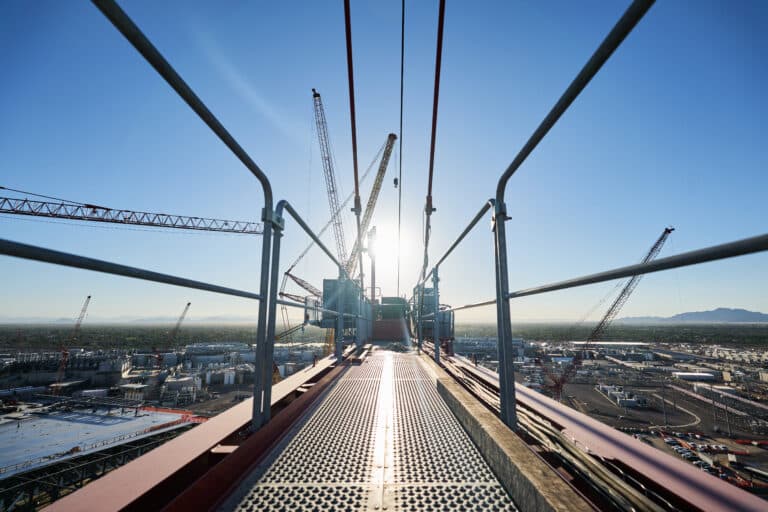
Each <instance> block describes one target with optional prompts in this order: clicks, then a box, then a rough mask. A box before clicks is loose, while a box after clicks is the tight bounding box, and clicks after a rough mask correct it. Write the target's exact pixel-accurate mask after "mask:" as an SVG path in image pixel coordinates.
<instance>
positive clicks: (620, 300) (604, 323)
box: [587, 226, 675, 343]
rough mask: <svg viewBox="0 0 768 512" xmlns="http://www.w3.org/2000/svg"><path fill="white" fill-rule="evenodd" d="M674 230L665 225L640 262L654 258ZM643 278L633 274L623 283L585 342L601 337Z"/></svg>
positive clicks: (641, 275) (646, 261)
mask: <svg viewBox="0 0 768 512" xmlns="http://www.w3.org/2000/svg"><path fill="white" fill-rule="evenodd" d="M674 230H675V228H673V227H671V226H670V227H667V228H664V232H663V233H662V234H661V236H660V237H659V239H658V240H656V242H655V243H654V244H653V246H652V247H651V249H650V250H649V251H648V254H646V255H645V258H643V261H642V262H641V263H648V262H649V261H651V260H654V259H655V258H656V256H658V255H659V252H660V251H661V248H662V246H663V245H664V242H666V241H667V238H668V237H669V235H670V234H671V233H672V232H673V231H674ZM642 278H643V274H635V275H634V276H632V277H631V278H630V279H629V281H627V284H626V285H624V288H623V289H622V290H621V293H619V295H618V297H616V300H614V301H613V304H611V307H609V308H608V311H606V313H605V315H604V316H603V318H602V319H601V320H600V322H599V323H598V324H597V325H596V326H595V328H594V329H593V330H592V332H591V333H590V335H589V337H588V338H587V343H589V342H592V341H597V340H599V339H600V338H602V337H603V334H605V331H606V329H608V326H609V325H610V324H611V322H612V321H613V319H614V318H616V315H617V314H618V313H619V311H621V308H622V307H623V306H624V304H626V302H627V300H628V299H629V296H630V295H632V292H633V291H634V290H635V288H636V287H637V285H638V283H639V282H640V280H641V279H642Z"/></svg>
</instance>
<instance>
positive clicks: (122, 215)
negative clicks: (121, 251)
mask: <svg viewBox="0 0 768 512" xmlns="http://www.w3.org/2000/svg"><path fill="white" fill-rule="evenodd" d="M3 188H5V187H0V189H3ZM31 195H38V194H31ZM0 213H8V214H13V215H27V216H33V217H50V218H54V219H68V220H83V221H91V222H109V223H113V224H128V225H133V226H151V227H160V228H174V229H190V230H195V231H218V232H221V233H239V234H244V235H260V234H262V232H263V230H262V225H261V224H258V223H256V222H244V221H239V220H224V219H209V218H204V217H186V216H184V215H169V214H166V213H151V212H136V211H132V210H117V209H113V208H106V207H104V206H96V205H93V204H87V203H67V202H62V203H53V202H46V201H33V200H30V199H26V198H25V199H17V198H10V197H0Z"/></svg>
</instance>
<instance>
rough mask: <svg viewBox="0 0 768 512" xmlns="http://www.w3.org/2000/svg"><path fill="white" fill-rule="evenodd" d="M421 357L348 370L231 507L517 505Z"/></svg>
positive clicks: (370, 361) (380, 359)
mask: <svg viewBox="0 0 768 512" xmlns="http://www.w3.org/2000/svg"><path fill="white" fill-rule="evenodd" d="M422 364H423V363H421V362H420V361H419V360H418V358H417V357H416V356H415V355H414V354H403V353H396V352H390V351H385V350H378V351H374V352H373V353H372V355H371V356H369V357H368V358H367V359H366V360H365V361H364V362H363V364H362V365H360V366H353V367H350V368H349V369H348V370H347V371H346V372H345V374H344V375H343V376H342V377H341V378H340V379H339V380H338V381H337V383H336V384H335V385H334V386H333V387H332V388H331V389H330V390H329V391H328V392H327V393H326V395H325V396H324V397H323V398H322V399H320V400H319V401H318V403H317V404H316V406H315V407H314V409H313V410H311V411H310V412H309V413H308V414H307V415H306V416H305V417H304V419H303V420H302V421H300V422H299V423H298V424H297V425H296V426H295V427H294V429H293V430H292V431H291V432H290V433H289V434H288V435H287V436H286V437H285V438H284V440H283V442H282V443H280V444H279V445H278V446H277V447H276V448H275V449H274V450H273V451H272V453H270V455H269V456H268V457H266V459H265V460H264V462H263V463H262V465H260V466H259V467H258V468H257V469H256V470H255V471H254V472H253V474H251V475H250V476H249V477H248V478H246V480H245V481H244V482H243V484H242V485H241V486H240V488H239V489H238V491H236V492H235V493H234V494H233V495H232V496H231V497H230V499H229V500H228V502H227V503H226V504H225V506H224V510H239V511H253V512H258V511H262V510H281V511H282V510H285V511H289V510H290V511H293V510H299V511H324V512H325V511H333V510H344V511H352V510H483V511H487V510H516V509H515V507H514V505H513V503H512V501H511V500H510V498H509V496H508V495H507V493H506V492H505V491H504V489H503V488H502V486H501V484H500V483H499V481H498V480H497V479H496V477H495V476H494V475H493V473H492V472H491V470H490V469H489V467H488V465H487V464H486V463H485V461H484V460H483V459H482V457H481V455H480V453H479V452H478V450H477V448H476V447H475V445H474V444H472V441H471V440H470V439H469V437H468V436H467V434H466V433H465V432H464V430H463V429H462V427H461V425H460V424H459V422H458V421H457V420H456V418H455V417H454V416H453V414H452V413H451V411H450V410H449V409H448V407H447V406H446V405H445V403H444V402H443V400H442V399H441V398H440V395H438V393H437V390H436V388H435V384H434V381H433V380H432V379H431V378H430V376H429V374H428V373H427V370H426V369H425V368H424V367H423V366H422Z"/></svg>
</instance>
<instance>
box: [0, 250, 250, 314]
mask: <svg viewBox="0 0 768 512" xmlns="http://www.w3.org/2000/svg"><path fill="white" fill-rule="evenodd" d="M0 254H3V255H6V256H13V257H16V258H23V259H27V260H34V261H41V262H44V263H53V264H54V265H62V266H65V267H73V268H80V269H83V270H92V271H94V272H102V273H105V274H114V275H118V276H124V277H130V278H133V279H142V280H144V281H153V282H155V283H164V284H170V285H173V286H181V287H184V288H193V289H196V290H204V291H208V292H213V293H221V294H223V295H232V296H234V297H243V298H246V299H254V300H262V296H261V295H259V294H257V293H252V292H247V291H243V290H236V289H234V288H227V287H225V286H219V285H215V284H210V283H205V282H202V281H195V280H192V279H187V278H184V277H177V276H172V275H170V274H163V273H160V272H153V271H151V270H145V269H143V268H138V267H129V266H127V265H120V264H118V263H112V262H109V261H104V260H98V259H96V258H88V257H86V256H79V255H77V254H71V253H67V252H61V251H54V250H53V249H46V248H44V247H38V246H35V245H28V244H22V243H19V242H13V241H11V240H5V239H2V238H0Z"/></svg>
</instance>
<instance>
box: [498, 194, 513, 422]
mask: <svg viewBox="0 0 768 512" xmlns="http://www.w3.org/2000/svg"><path fill="white" fill-rule="evenodd" d="M506 221H507V210H506V205H505V204H504V203H503V202H502V201H499V200H497V201H496V205H495V212H494V231H495V236H494V240H495V251H494V252H495V260H496V330H497V337H498V345H499V392H500V395H501V419H502V421H503V422H504V423H505V424H506V425H507V426H508V427H510V428H512V429H515V428H517V411H516V407H517V403H516V402H517V401H516V398H515V368H514V364H513V350H512V325H511V320H510V313H509V299H508V298H507V296H508V295H509V273H508V266H507V235H506V228H505V225H504V223H505V222H506Z"/></svg>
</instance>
